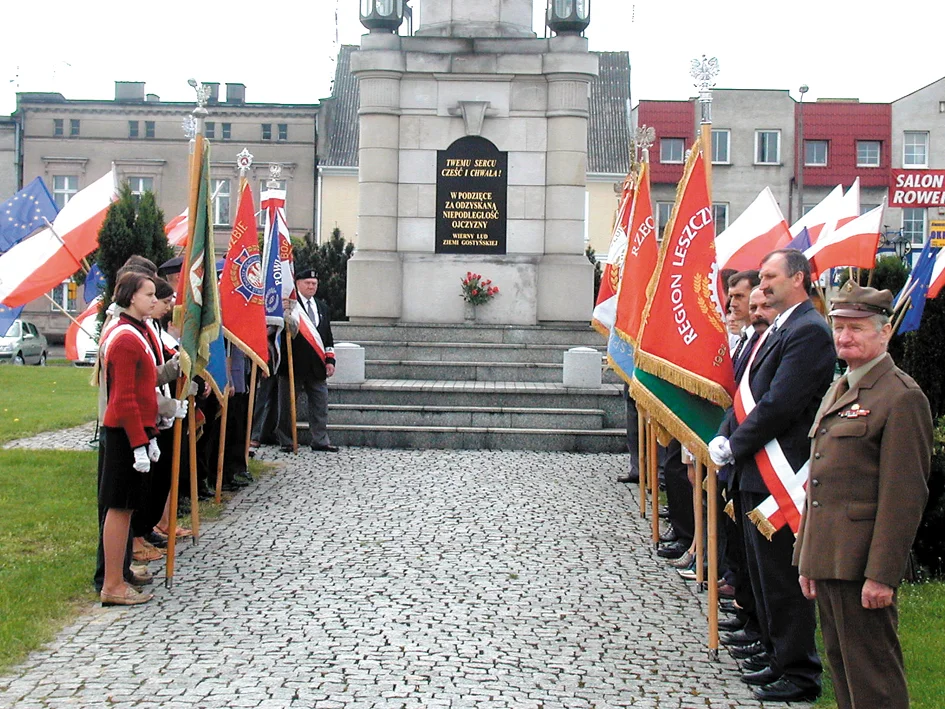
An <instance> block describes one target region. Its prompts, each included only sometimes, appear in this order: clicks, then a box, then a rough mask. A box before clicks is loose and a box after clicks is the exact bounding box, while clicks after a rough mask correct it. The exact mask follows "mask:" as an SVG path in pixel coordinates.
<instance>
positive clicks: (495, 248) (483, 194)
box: [436, 135, 509, 254]
mask: <svg viewBox="0 0 945 709" xmlns="http://www.w3.org/2000/svg"><path fill="white" fill-rule="evenodd" d="M508 187H509V154H508V153H507V152H503V151H501V150H499V149H498V148H496V147H495V145H493V144H492V143H491V142H490V141H488V140H486V139H485V138H481V137H479V136H476V135H468V136H466V137H465V138H460V139H459V140H457V141H456V142H454V143H453V144H452V145H450V147H448V148H447V149H446V150H438V151H437V152H436V253H438V254H504V253H506V243H505V236H506V205H507V202H508V199H507V196H508Z"/></svg>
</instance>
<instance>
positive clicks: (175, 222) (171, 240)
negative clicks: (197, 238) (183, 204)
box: [164, 209, 188, 246]
mask: <svg viewBox="0 0 945 709" xmlns="http://www.w3.org/2000/svg"><path fill="white" fill-rule="evenodd" d="M187 212H188V210H187V209H185V210H184V211H183V212H181V213H180V214H178V215H177V216H176V217H174V218H173V219H171V221H169V222H168V223H167V225H166V226H165V227H164V233H165V234H167V243H168V244H170V245H171V246H185V245H186V244H187Z"/></svg>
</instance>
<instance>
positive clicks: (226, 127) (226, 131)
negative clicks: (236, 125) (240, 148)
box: [223, 123, 233, 140]
mask: <svg viewBox="0 0 945 709" xmlns="http://www.w3.org/2000/svg"><path fill="white" fill-rule="evenodd" d="M232 130H233V124H231V123H224V124H223V140H229V139H230V135H231V134H232Z"/></svg>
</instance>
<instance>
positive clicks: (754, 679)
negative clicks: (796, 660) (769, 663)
mask: <svg viewBox="0 0 945 709" xmlns="http://www.w3.org/2000/svg"><path fill="white" fill-rule="evenodd" d="M779 679H781V675H779V674H778V673H777V672H775V671H774V670H772V669H771V668H770V667H764V668H762V669H760V670H758V671H757V672H749V673H747V674H744V675H742V682H744V683H745V684H750V685H753V686H755V687H763V686H765V685H766V684H772V683H774V682H777V681H778V680H779Z"/></svg>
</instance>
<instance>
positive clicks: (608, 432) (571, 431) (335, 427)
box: [298, 421, 627, 437]
mask: <svg viewBox="0 0 945 709" xmlns="http://www.w3.org/2000/svg"><path fill="white" fill-rule="evenodd" d="M298 428H305V429H307V428H308V423H306V422H304V421H300V422H299V424H298ZM328 430H329V431H401V432H426V433H503V434H515V435H522V434H526V435H535V436H561V435H570V436H593V437H601V436H607V437H609V436H614V437H619V436H623V437H626V435H627V430H626V429H623V428H602V429H591V430H585V429H581V428H493V427H477V426H368V425H362V424H328Z"/></svg>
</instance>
